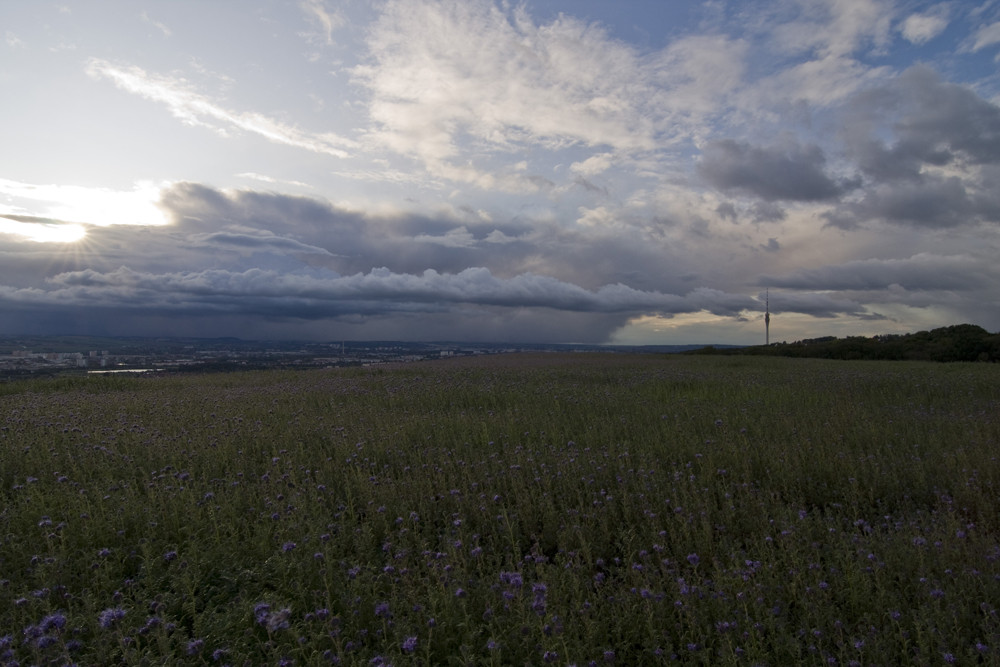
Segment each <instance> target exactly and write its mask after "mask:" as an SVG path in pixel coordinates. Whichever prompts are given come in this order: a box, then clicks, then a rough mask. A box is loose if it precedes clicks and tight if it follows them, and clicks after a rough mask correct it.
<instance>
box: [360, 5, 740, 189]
mask: <svg viewBox="0 0 1000 667" xmlns="http://www.w3.org/2000/svg"><path fill="white" fill-rule="evenodd" d="M369 48H370V51H371V59H370V62H369V63H368V64H366V65H364V66H360V67H357V68H355V70H354V73H355V77H356V80H357V81H358V82H360V83H362V84H363V85H365V86H366V87H367V88H368V89H369V91H370V94H371V98H370V102H369V113H370V117H371V120H372V122H373V123H374V129H373V130H372V133H371V136H372V137H373V138H374V139H376V140H377V141H378V142H380V143H381V144H382V145H384V146H386V147H388V148H389V149H391V150H393V151H396V152H399V153H403V154H407V155H412V156H415V157H417V158H418V159H420V160H421V161H422V162H423V163H424V165H425V166H426V167H427V168H428V169H429V170H430V171H431V172H432V173H433V174H435V175H438V176H441V177H443V178H448V179H451V180H455V181H461V182H467V183H473V184H476V185H478V186H480V187H483V188H493V187H500V188H504V189H521V188H524V187H526V186H527V183H526V182H525V180H524V179H523V178H519V177H517V176H516V175H515V174H507V175H501V176H497V174H496V172H492V173H486V172H484V171H483V169H482V168H480V167H479V166H477V165H476V164H474V163H470V162H469V161H464V160H460V159H459V157H460V155H462V154H463V153H464V152H466V151H468V152H470V153H472V154H480V153H481V152H482V151H483V150H492V151H500V152H504V151H507V152H510V151H513V150H516V149H519V148H522V147H524V146H528V145H530V146H533V147H537V148H543V149H547V150H560V149H563V148H567V147H569V146H584V147H590V148H597V147H604V148H610V149H612V150H613V151H615V152H624V153H635V152H640V153H641V152H643V151H649V150H653V149H656V148H658V147H660V146H662V145H663V143H664V142H665V141H672V140H676V139H679V138H686V137H689V136H691V135H693V134H694V133H696V132H697V131H698V129H699V128H702V127H704V126H705V124H706V123H707V121H708V120H709V117H710V116H711V114H712V113H714V112H716V111H718V110H719V109H720V107H721V104H722V101H723V100H724V99H725V97H726V95H727V94H729V93H730V92H731V91H732V90H733V89H734V88H735V87H736V86H738V85H739V83H740V80H741V76H742V71H743V66H742V61H743V54H744V52H745V45H744V44H742V43H740V42H734V41H731V40H728V39H727V38H725V37H723V36H695V37H689V38H683V39H680V40H678V41H676V42H674V43H672V44H671V45H670V46H669V47H668V48H667V49H665V50H664V51H662V52H658V53H654V54H648V55H644V54H642V53H640V52H639V51H637V50H636V49H635V48H633V47H632V46H630V45H628V44H625V43H622V42H619V41H616V40H614V39H612V38H611V37H610V36H609V35H608V34H607V32H606V31H605V30H604V29H603V28H601V27H599V26H595V25H589V24H586V23H583V22H581V21H579V20H576V19H573V18H570V17H567V16H559V17H558V18H557V19H555V20H554V21H553V22H551V23H549V24H542V25H539V24H536V23H535V22H534V21H533V20H532V18H531V17H530V16H529V15H528V13H527V11H526V10H525V9H524V8H519V9H516V10H513V11H512V12H510V13H506V12H505V11H503V10H501V9H499V8H497V7H496V6H495V5H493V4H492V3H487V2H482V1H481V0H476V1H474V2H470V1H464V0H463V1H458V0H446V1H445V2H428V1H427V0H394V1H391V2H388V3H387V4H386V5H385V7H384V11H383V13H382V15H381V17H380V18H379V20H378V22H377V23H376V25H375V27H374V29H373V30H372V32H371V34H370V37H369ZM494 157H496V156H494ZM599 166H600V164H599V162H594V163H590V164H583V165H580V166H579V167H578V168H579V169H585V170H588V171H590V170H592V169H597V168H599ZM591 173H592V172H591Z"/></svg>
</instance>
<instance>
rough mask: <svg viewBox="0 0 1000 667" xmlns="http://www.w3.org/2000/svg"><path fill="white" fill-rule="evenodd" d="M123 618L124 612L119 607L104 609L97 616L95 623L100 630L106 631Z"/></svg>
mask: <svg viewBox="0 0 1000 667" xmlns="http://www.w3.org/2000/svg"><path fill="white" fill-rule="evenodd" d="M124 617H125V610H124V609H122V608H121V607H113V608H110V609H105V610H104V611H102V612H101V613H100V614H98V616H97V623H98V625H100V626H101V627H102V628H104V629H105V630H107V629H108V628H110V627H111V626H113V625H114V624H115V623H117V622H118V621H120V620H122V619H123V618H124Z"/></svg>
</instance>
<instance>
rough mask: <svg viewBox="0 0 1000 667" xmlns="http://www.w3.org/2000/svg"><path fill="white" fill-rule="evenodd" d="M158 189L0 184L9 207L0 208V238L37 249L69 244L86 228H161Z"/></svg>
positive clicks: (144, 186) (163, 220)
mask: <svg viewBox="0 0 1000 667" xmlns="http://www.w3.org/2000/svg"><path fill="white" fill-rule="evenodd" d="M160 191H161V187H160V186H158V185H155V184H153V183H149V182H141V183H137V184H136V185H135V187H134V188H133V189H132V190H109V189H107V188H88V187H83V186H79V185H33V184H29V183H18V182H15V181H8V180H4V179H0V194H5V195H7V198H8V201H11V203H13V204H15V206H6V207H3V206H0V216H5V218H6V219H3V220H0V232H3V233H10V234H18V235H20V236H23V237H26V238H28V239H31V240H32V241H38V242H42V243H72V242H74V241H79V240H81V239H83V238H84V237H85V236H86V235H87V229H86V226H94V227H107V226H110V225H140V226H157V225H165V224H167V219H166V217H165V216H164V214H163V211H162V210H161V209H160V208H159V205H158V204H159V200H160Z"/></svg>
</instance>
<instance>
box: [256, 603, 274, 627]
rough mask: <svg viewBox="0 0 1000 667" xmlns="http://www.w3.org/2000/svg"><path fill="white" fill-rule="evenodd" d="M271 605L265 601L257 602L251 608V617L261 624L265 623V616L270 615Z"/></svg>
mask: <svg viewBox="0 0 1000 667" xmlns="http://www.w3.org/2000/svg"><path fill="white" fill-rule="evenodd" d="M270 612H271V605H269V604H268V603H266V602H258V603H257V604H256V605H254V608H253V617H254V620H256V621H257V622H258V623H260V624H261V625H263V624H265V623H267V617H268V616H270V615H271V614H270Z"/></svg>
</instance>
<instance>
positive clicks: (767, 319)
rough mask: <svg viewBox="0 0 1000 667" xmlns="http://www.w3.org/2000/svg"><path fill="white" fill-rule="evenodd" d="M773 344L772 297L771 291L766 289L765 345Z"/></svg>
mask: <svg viewBox="0 0 1000 667" xmlns="http://www.w3.org/2000/svg"><path fill="white" fill-rule="evenodd" d="M770 344H771V299H770V292H769V291H768V289H767V288H765V289H764V345H770Z"/></svg>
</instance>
